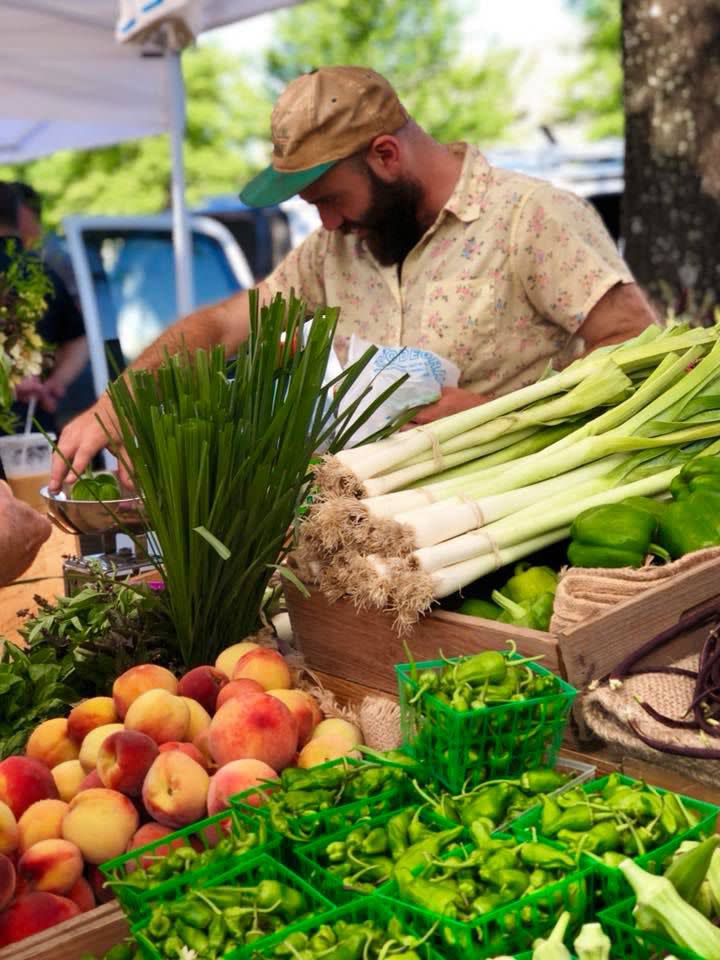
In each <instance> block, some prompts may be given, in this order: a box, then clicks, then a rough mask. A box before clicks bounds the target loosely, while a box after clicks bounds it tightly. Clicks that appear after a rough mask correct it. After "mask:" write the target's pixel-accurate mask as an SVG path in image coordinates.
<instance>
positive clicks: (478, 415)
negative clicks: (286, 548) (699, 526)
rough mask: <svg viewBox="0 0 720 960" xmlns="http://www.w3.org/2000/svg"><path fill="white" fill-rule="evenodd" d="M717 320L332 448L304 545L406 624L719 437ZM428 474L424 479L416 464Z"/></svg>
mask: <svg viewBox="0 0 720 960" xmlns="http://www.w3.org/2000/svg"><path fill="white" fill-rule="evenodd" d="M719 341H720V326H717V325H716V326H715V327H711V328H702V329H688V328H686V327H685V326H681V325H675V326H670V327H669V328H666V329H662V328H660V327H659V326H653V327H649V328H648V329H647V330H645V331H643V333H642V334H640V336H638V337H636V338H635V339H634V340H632V341H628V342H626V343H624V344H620V345H617V346H614V347H610V348H604V349H602V350H598V351H596V352H595V353H593V354H591V355H589V356H588V357H585V358H583V359H581V360H579V361H576V362H575V363H573V364H572V365H571V366H570V367H568V368H567V369H566V370H565V371H563V372H562V373H559V374H554V375H551V376H549V377H547V378H545V379H542V380H540V381H538V382H537V383H535V384H532V385H530V386H528V387H524V388H522V389H520V390H516V391H514V392H513V393H510V394H507V395H506V396H503V397H500V398H498V399H497V400H493V401H491V402H489V403H486V404H484V405H482V406H478V407H474V408H472V409H471V410H467V411H463V412H462V413H458V414H454V415H452V416H450V417H446V418H444V419H443V420H439V421H436V422H435V423H432V424H430V425H429V426H427V427H421V428H416V429H414V430H408V431H406V432H404V433H400V434H397V435H395V436H392V437H390V438H387V439H384V440H382V441H378V442H376V443H374V444H370V445H368V446H366V447H358V448H351V449H345V450H342V451H340V452H339V453H337V454H335V455H333V456H328V457H326V458H325V459H324V461H323V463H322V464H321V465H320V466H319V468H318V469H317V470H316V473H315V476H316V487H317V489H316V497H315V499H316V503H315V505H314V506H313V508H312V510H311V511H310V516H309V517H308V519H307V521H306V522H305V523H303V524H302V525H301V529H300V536H299V548H298V554H297V555H298V558H299V562H300V565H301V567H302V568H303V570H304V571H305V572H306V574H310V575H311V576H313V578H314V579H315V580H316V581H318V582H319V583H320V585H321V587H322V589H323V590H324V591H325V592H326V593H327V594H328V596H329V597H330V598H331V599H336V598H338V597H339V596H342V595H347V596H349V597H351V598H352V599H353V601H354V602H355V603H356V604H357V606H358V607H360V608H366V607H377V608H385V609H388V610H391V611H393V612H394V613H395V615H396V623H397V624H398V626H400V627H405V626H407V625H408V624H411V623H412V622H414V620H416V619H417V617H418V616H419V615H420V614H422V613H423V612H425V611H426V610H428V609H429V608H430V606H431V605H432V603H434V602H436V601H438V600H439V599H441V598H443V597H446V596H448V595H449V594H451V593H454V592H456V591H458V590H461V589H462V588H463V587H464V586H467V585H468V584H469V583H471V582H472V581H474V580H477V579H478V578H480V577H482V576H485V575H486V574H488V573H490V572H491V571H493V570H496V569H497V568H498V567H499V566H502V565H504V564H506V563H510V562H514V561H516V560H518V559H520V558H522V557H524V556H527V555H528V554H530V553H532V552H535V551H536V550H538V549H540V548H541V547H543V546H547V545H549V544H552V543H556V542H558V541H560V540H562V539H564V538H565V537H566V536H567V534H568V530H569V527H570V525H571V524H572V522H573V520H574V519H575V517H576V516H577V515H578V514H579V513H580V512H582V510H585V509H587V508H589V507H591V506H597V505H600V504H605V503H613V502H617V501H620V500H623V499H625V498H626V497H630V496H640V495H642V496H662V495H663V494H665V493H666V492H667V490H668V488H669V485H670V482H671V481H672V479H673V478H674V476H675V475H676V474H677V472H678V471H679V470H680V469H681V467H682V465H683V464H684V463H685V462H686V461H687V460H688V459H690V458H692V457H693V456H697V455H698V454H700V453H704V455H705V456H707V455H713V454H716V453H720V442H718V440H717V438H718V437H720V384H719V381H720V342H719ZM420 477H422V479H420Z"/></svg>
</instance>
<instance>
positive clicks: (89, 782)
mask: <svg viewBox="0 0 720 960" xmlns="http://www.w3.org/2000/svg"><path fill="white" fill-rule="evenodd" d="M104 786H105V784H104V783H103V782H102V780H101V779H100V774H99V773H98V772H97V770H91V771H90V773H89V774H88V775H87V776H86V777H85V779H84V780H83V782H82V783H81V784H80V789H79V790H78V793H82V792H83V790H94V789H95V788H96V787H104Z"/></svg>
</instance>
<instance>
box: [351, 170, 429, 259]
mask: <svg viewBox="0 0 720 960" xmlns="http://www.w3.org/2000/svg"><path fill="white" fill-rule="evenodd" d="M367 176H368V181H369V183H370V205H369V207H368V212H367V214H366V215H365V216H364V217H363V218H362V219H361V220H356V221H355V222H354V223H352V224H348V231H349V229H351V228H352V227H356V228H357V227H361V228H362V229H364V230H366V231H367V233H366V235H365V236H364V238H363V239H364V241H365V243H366V244H367V247H368V249H369V250H370V252H371V253H372V255H373V256H374V257H375V259H376V260H377V261H378V263H380V264H382V265H383V266H384V267H388V266H391V265H392V264H394V263H398V264H401V263H402V262H403V261H404V259H405V257H406V256H407V255H408V254H409V253H410V251H411V250H412V248H413V247H414V246H415V245H416V244H417V242H418V241H419V240H420V238H421V237H422V235H423V234H424V233H425V227H424V226H423V225H422V224H421V223H420V221H419V220H418V209H419V207H420V203H421V201H422V197H423V191H422V187H421V186H420V184H419V183H418V182H417V180H411V179H404V180H398V181H397V182H396V183H385V181H384V180H381V179H380V177H378V176H377V174H376V173H374V171H373V170H371V169H370V167H368V168H367Z"/></svg>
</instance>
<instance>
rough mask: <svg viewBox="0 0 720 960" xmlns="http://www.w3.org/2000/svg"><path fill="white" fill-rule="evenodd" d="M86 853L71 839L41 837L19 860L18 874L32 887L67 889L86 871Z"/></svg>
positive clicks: (54, 890)
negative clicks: (84, 868)
mask: <svg viewBox="0 0 720 960" xmlns="http://www.w3.org/2000/svg"><path fill="white" fill-rule="evenodd" d="M83 866H84V864H83V858H82V854H81V853H80V851H79V850H78V848H77V847H76V846H75V844H74V843H70V842H69V841H67V840H41V841H40V842H39V843H36V844H35V845H34V846H32V847H31V848H30V849H29V850H27V851H26V852H25V853H24V854H23V855H22V856H21V857H20V860H19V862H18V867H17V871H18V876H19V877H20V878H21V879H23V880H24V881H25V882H26V883H27V885H28V887H29V888H30V889H31V890H40V891H41V892H43V893H67V892H68V890H70V889H71V888H72V887H74V886H75V884H76V883H77V881H78V880H79V879H80V877H81V876H82V872H83Z"/></svg>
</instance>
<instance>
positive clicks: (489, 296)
mask: <svg viewBox="0 0 720 960" xmlns="http://www.w3.org/2000/svg"><path fill="white" fill-rule="evenodd" d="M452 149H453V150H456V151H459V152H463V153H464V161H463V167H462V171H461V174H460V177H459V179H458V182H457V184H456V186H455V189H454V191H453V193H452V195H451V196H450V198H449V199H448V201H447V203H446V204H445V206H444V207H443V209H442V210H441V211H440V213H439V215H438V217H437V219H436V221H435V223H434V224H433V225H432V226H431V227H430V228H429V229H428V230H427V231H426V232H425V234H424V235H423V237H422V238H421V240H420V241H419V243H418V244H417V245H416V246H415V247H414V248H413V250H411V251H410V253H409V254H408V256H407V258H406V259H405V261H404V263H403V265H402V274H401V277H400V278H399V277H398V271H397V268H396V267H395V266H390V267H383V266H381V265H380V264H378V262H377V261H376V260H375V258H374V257H373V256H372V254H371V253H370V252H369V250H368V249H367V247H366V246H365V244H364V242H363V241H362V240H361V239H360V238H359V237H357V236H354V235H352V234H349V235H344V234H343V233H342V232H341V231H340V230H332V231H329V230H325V229H324V228H322V227H321V228H319V229H318V230H316V231H315V232H314V233H313V234H311V235H310V236H309V237H308V238H307V239H306V240H305V241H304V242H303V243H302V244H300V246H299V247H297V248H295V249H294V250H292V251H291V252H290V253H289V254H288V256H287V257H286V258H285V260H283V262H282V263H281V264H279V266H278V267H277V268H276V269H275V270H274V272H273V273H272V274H271V275H270V276H269V277H268V278H267V279H266V281H265V282H266V284H267V285H268V287H269V288H270V291H271V292H272V294H273V295H274V294H276V293H282V294H283V295H287V294H288V293H289V291H290V289H291V288H292V289H294V291H295V294H296V296H298V297H300V298H301V299H302V300H304V301H305V302H306V303H307V305H308V308H309V309H310V310H311V311H314V310H316V309H317V308H318V307H321V306H325V305H327V306H339V307H340V308H341V311H340V321H339V324H338V342H337V347H338V350H339V352H340V354H341V356H342V355H343V354H344V350H345V345H346V343H347V339H348V338H349V336H350V334H352V333H355V334H357V335H358V336H360V337H362V338H364V339H365V340H369V341H371V342H373V343H375V344H378V345H387V346H399V345H402V346H413V347H420V348H422V349H426V350H432V351H433V352H435V353H438V354H440V355H441V356H443V357H447V358H448V359H449V360H452V361H453V362H454V363H456V364H457V366H458V367H459V368H460V370H461V371H462V374H461V379H460V385H461V386H462V387H465V388H466V389H470V390H473V391H475V392H477V393H481V394H486V395H489V396H495V395H499V394H502V393H507V392H508V391H510V390H514V389H516V388H517V387H521V386H524V385H525V384H528V383H532V382H534V381H535V380H537V379H538V378H539V377H540V376H541V374H542V373H543V371H544V370H545V369H546V367H547V365H548V363H549V362H552V363H553V365H554V366H555V367H556V368H559V367H561V366H562V365H563V364H565V363H567V362H569V361H570V360H571V359H572V358H573V357H574V356H577V355H578V353H579V352H580V351H581V349H582V341H580V340H579V338H578V337H576V336H574V335H575V334H576V332H577V330H578V328H579V327H580V325H581V324H582V323H583V321H584V320H585V318H586V317H587V315H588V313H589V312H590V310H592V308H593V307H594V306H595V304H596V303H597V302H598V301H599V300H600V299H601V298H602V296H603V295H604V294H605V293H607V291H608V290H609V289H610V288H611V287H613V286H615V285H616V284H617V283H632V282H633V277H632V275H631V273H630V271H629V270H628V268H627V266H626V265H625V263H624V262H623V260H622V258H621V257H620V255H619V254H618V252H617V250H616V248H615V245H614V243H613V241H612V238H611V237H610V235H609V234H608V233H607V231H606V229H605V227H604V225H603V223H602V221H601V220H600V218H599V216H598V215H597V213H596V212H595V210H594V209H593V208H592V207H591V206H590V205H589V204H588V203H586V202H585V201H584V200H582V199H580V198H579V197H577V196H575V194H572V193H569V192H567V191H565V190H561V189H559V188H557V187H555V186H553V185H552V184H550V183H547V182H546V181H543V180H538V179H535V178H533V177H527V176H525V175H523V174H519V173H514V172H512V171H508V170H503V169H500V168H498V167H493V166H491V165H490V164H489V163H488V161H487V160H486V159H485V157H484V156H483V154H482V153H481V152H480V150H479V149H478V148H477V147H474V146H470V145H467V144H454V145H453V146H452Z"/></svg>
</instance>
